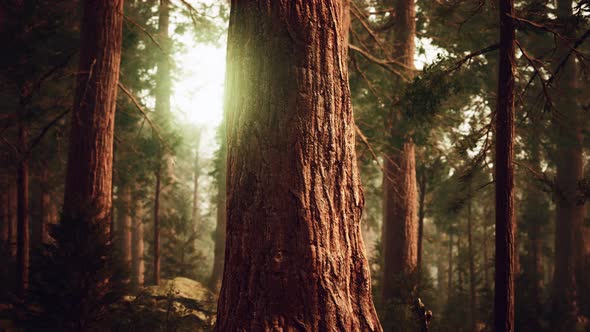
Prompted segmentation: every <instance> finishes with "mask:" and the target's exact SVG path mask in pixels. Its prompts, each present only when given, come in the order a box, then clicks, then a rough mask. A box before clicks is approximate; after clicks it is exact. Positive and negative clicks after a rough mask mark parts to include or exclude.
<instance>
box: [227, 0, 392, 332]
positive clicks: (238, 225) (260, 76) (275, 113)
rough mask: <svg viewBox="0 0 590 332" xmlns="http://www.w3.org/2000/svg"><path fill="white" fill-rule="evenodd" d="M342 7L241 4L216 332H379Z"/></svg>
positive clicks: (235, 6)
mask: <svg viewBox="0 0 590 332" xmlns="http://www.w3.org/2000/svg"><path fill="white" fill-rule="evenodd" d="M347 20H348V10H347V8H346V6H345V1H337V0H289V1H287V0H277V1H263V0H258V1H257V0H233V1H232V7H231V14H230V25H229V35H228V36H229V37H228V63H227V77H226V84H227V94H226V96H227V100H226V102H227V104H226V119H227V128H228V159H227V176H228V177H227V193H228V196H227V214H228V215H227V242H226V245H227V247H226V256H225V269H224V273H223V282H222V287H221V293H220V297H219V306H218V316H217V325H216V331H381V327H380V324H379V321H378V318H377V315H376V312H375V309H374V306H373V303H372V299H371V284H370V281H371V279H370V275H369V266H368V263H367V259H366V256H365V252H364V250H365V249H364V244H363V242H362V237H361V234H360V229H361V228H360V217H361V212H362V207H363V204H364V200H363V195H362V190H361V186H360V180H359V174H358V169H357V165H356V155H355V142H354V140H355V130H354V119H353V114H352V107H351V102H350V91H349V86H348V69H347V64H346V61H347V47H348V42H347V38H346V33H347V29H348V26H347V24H346V22H347Z"/></svg>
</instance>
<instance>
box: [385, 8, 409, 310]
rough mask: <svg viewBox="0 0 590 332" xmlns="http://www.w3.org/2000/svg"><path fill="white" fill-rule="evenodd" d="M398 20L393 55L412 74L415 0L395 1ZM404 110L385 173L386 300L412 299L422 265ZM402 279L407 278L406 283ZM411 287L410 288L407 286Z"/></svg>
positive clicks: (394, 116)
mask: <svg viewBox="0 0 590 332" xmlns="http://www.w3.org/2000/svg"><path fill="white" fill-rule="evenodd" d="M393 8H394V10H395V15H396V20H395V22H394V25H393V31H392V34H393V35H392V37H393V39H392V42H393V49H394V52H393V58H394V59H397V60H398V61H400V62H401V63H402V64H403V67H401V68H400V71H401V72H403V73H405V74H406V75H408V76H409V77H411V76H412V75H413V74H414V72H413V69H414V53H415V42H414V38H415V35H416V5H415V3H414V0H396V1H393ZM401 113H402V112H401V111H400V110H394V111H393V112H392V118H391V121H388V123H387V127H388V130H391V132H392V136H393V137H394V138H395V140H396V141H402V142H403V143H402V145H401V146H397V147H395V148H394V149H393V151H392V152H391V154H389V155H387V156H385V160H386V162H385V173H384V177H383V195H384V197H383V210H384V213H383V234H382V242H383V260H384V266H383V288H382V299H383V303H385V304H386V303H388V302H391V301H392V300H394V299H401V300H402V301H407V302H409V303H410V302H411V301H412V300H411V299H409V298H402V297H407V296H405V295H402V294H408V295H409V294H412V292H413V290H414V289H415V288H416V286H417V284H416V281H417V278H416V275H415V273H416V269H417V267H418V214H417V213H418V206H417V203H418V190H417V186H416V157H415V148H414V143H413V142H412V141H411V139H410V138H409V137H408V136H409V135H408V134H409V133H401V134H400V133H398V132H397V130H396V128H395V125H396V122H397V121H400V120H401ZM400 281H403V286H404V287H401V286H402V283H400ZM403 288H409V289H407V290H406V289H403Z"/></svg>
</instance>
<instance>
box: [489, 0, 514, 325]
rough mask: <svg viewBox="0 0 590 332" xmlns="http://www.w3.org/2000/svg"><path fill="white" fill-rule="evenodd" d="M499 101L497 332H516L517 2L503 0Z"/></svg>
mask: <svg viewBox="0 0 590 332" xmlns="http://www.w3.org/2000/svg"><path fill="white" fill-rule="evenodd" d="M498 9H499V16H500V48H499V61H498V101H497V105H496V122H495V123H496V133H495V137H496V154H495V158H496V165H495V167H494V172H495V176H494V180H495V183H496V264H495V292H494V331H497V332H503V331H514V274H515V266H514V264H515V255H516V251H515V248H516V246H515V220H514V166H513V160H514V82H515V81H514V72H515V65H516V58H515V24H514V19H513V16H514V1H513V0H500V1H499V3H498Z"/></svg>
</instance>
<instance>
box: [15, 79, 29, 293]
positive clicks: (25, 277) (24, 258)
mask: <svg viewBox="0 0 590 332" xmlns="http://www.w3.org/2000/svg"><path fill="white" fill-rule="evenodd" d="M29 93H30V92H29V91H28V89H24V90H23V93H22V97H21V103H20V104H21V107H22V108H21V109H20V112H19V115H18V120H17V121H18V143H19V147H20V151H21V155H20V156H19V161H18V165H17V168H16V184H17V211H16V215H17V241H16V243H17V245H16V257H17V271H18V288H17V291H18V294H19V295H20V296H21V297H23V296H24V295H25V292H26V290H27V287H28V284H29V260H30V257H29V252H30V244H29V242H30V238H29V161H28V157H27V156H25V154H24V153H23V152H24V151H26V150H27V148H28V135H29V134H28V129H27V125H26V123H25V116H26V115H25V114H26V108H25V105H26V104H27V102H26V99H27V97H28V95H29Z"/></svg>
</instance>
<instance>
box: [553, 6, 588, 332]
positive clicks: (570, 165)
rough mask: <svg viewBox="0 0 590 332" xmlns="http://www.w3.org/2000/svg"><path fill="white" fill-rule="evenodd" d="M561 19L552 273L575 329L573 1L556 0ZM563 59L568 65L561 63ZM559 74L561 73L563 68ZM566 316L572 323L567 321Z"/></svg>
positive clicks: (557, 298) (562, 315) (578, 136)
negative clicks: (570, 54) (553, 261)
mask: <svg viewBox="0 0 590 332" xmlns="http://www.w3.org/2000/svg"><path fill="white" fill-rule="evenodd" d="M557 23H558V27H559V33H560V34H561V37H559V38H557V44H556V47H557V49H556V52H555V61H554V65H553V67H554V71H555V75H556V80H555V89H554V90H553V91H554V94H555V95H556V96H559V98H557V101H556V104H555V114H554V115H553V117H552V120H553V123H554V127H555V131H556V132H557V147H558V151H557V156H556V158H555V163H556V176H555V178H556V186H557V193H556V209H555V210H556V211H555V271H554V276H553V286H554V289H553V306H554V310H555V312H556V318H557V319H556V320H555V324H557V325H556V326H555V328H564V326H565V328H566V329H567V328H572V326H573V325H571V324H573V323H574V322H575V320H576V318H577V315H578V314H579V308H578V305H577V302H578V299H577V296H578V293H577V281H576V273H577V272H578V271H576V270H577V266H576V265H578V264H577V261H580V260H581V259H580V256H579V255H580V254H581V253H582V250H581V247H580V244H581V239H580V238H579V235H580V234H581V233H582V228H581V227H582V224H583V221H584V218H585V214H586V209H585V206H584V204H579V203H578V195H579V194H578V183H579V182H580V180H582V179H583V178H584V157H583V139H584V133H583V132H584V125H583V123H584V122H583V115H582V114H579V113H580V112H579V111H578V108H579V106H578V104H577V99H576V91H577V90H578V89H577V84H578V82H577V77H576V76H577V69H576V64H575V61H574V58H573V57H571V56H569V53H570V52H571V51H570V50H571V48H572V40H573V39H574V38H575V31H576V18H575V17H574V16H573V15H572V1H571V0H560V1H557ZM562 62H563V64H562ZM560 66H563V68H561V70H560V72H557V71H558V70H559V68H560ZM564 320H565V321H566V322H567V324H564Z"/></svg>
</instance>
